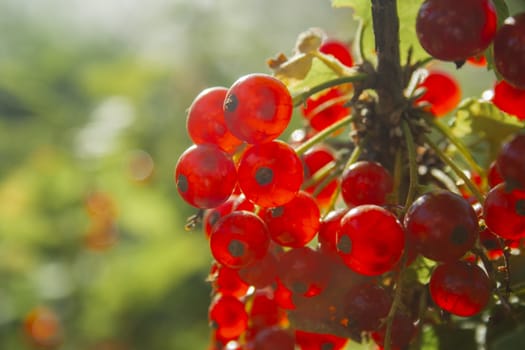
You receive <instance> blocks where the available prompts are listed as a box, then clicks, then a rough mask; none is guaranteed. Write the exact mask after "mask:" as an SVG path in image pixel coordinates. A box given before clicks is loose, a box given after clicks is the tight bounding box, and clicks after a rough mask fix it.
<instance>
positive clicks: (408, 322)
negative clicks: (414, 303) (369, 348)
mask: <svg viewBox="0 0 525 350" xmlns="http://www.w3.org/2000/svg"><path fill="white" fill-rule="evenodd" d="M416 332H417V328H416V325H415V324H414V321H413V320H412V318H411V317H410V315H408V314H407V313H405V312H397V313H396V315H395V316H394V320H393V322H392V336H391V348H392V349H404V348H405V347H406V346H407V345H408V344H410V341H411V340H412V339H413V338H414V336H415V335H416ZM371 335H372V339H374V341H375V342H376V344H377V345H379V346H380V347H384V346H385V344H384V343H385V336H386V326H383V327H381V328H380V329H379V330H378V331H376V332H373V333H372V334H371Z"/></svg>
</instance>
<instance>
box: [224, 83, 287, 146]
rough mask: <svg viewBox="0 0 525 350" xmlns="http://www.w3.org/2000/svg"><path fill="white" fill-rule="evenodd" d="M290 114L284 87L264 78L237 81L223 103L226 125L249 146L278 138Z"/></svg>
mask: <svg viewBox="0 0 525 350" xmlns="http://www.w3.org/2000/svg"><path fill="white" fill-rule="evenodd" d="M292 112H293V103H292V97H291V96H290V93H289V92H288V89H287V88H286V86H285V85H284V84H283V83H282V82H281V81H279V80H277V79H275V78H273V77H272V76H269V75H266V74H249V75H246V76H244V77H241V78H239V79H238V80H237V81H236V82H235V83H234V84H233V85H232V86H231V87H230V89H229V90H228V94H227V95H226V99H225V101H224V117H225V119H226V125H227V126H228V129H229V130H230V131H231V133H232V134H233V135H235V136H236V137H237V138H239V139H241V140H243V141H246V142H248V143H252V144H255V143H262V142H268V141H272V140H273V139H275V138H277V137H279V135H281V133H282V132H283V131H284V129H286V127H287V126H288V123H289V122H290V119H291V117H292Z"/></svg>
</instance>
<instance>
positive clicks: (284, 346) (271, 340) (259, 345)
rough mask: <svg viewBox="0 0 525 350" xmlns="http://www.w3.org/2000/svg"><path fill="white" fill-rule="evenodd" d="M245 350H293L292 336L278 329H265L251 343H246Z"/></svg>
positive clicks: (288, 332) (286, 331)
mask: <svg viewBox="0 0 525 350" xmlns="http://www.w3.org/2000/svg"><path fill="white" fill-rule="evenodd" d="M246 349H247V350H294V349H295V339H294V336H293V334H292V333H291V332H290V331H288V330H286V329H283V328H280V327H270V328H265V329H263V330H261V331H260V332H258V333H257V335H256V336H255V339H253V341H251V342H248V344H247V346H246Z"/></svg>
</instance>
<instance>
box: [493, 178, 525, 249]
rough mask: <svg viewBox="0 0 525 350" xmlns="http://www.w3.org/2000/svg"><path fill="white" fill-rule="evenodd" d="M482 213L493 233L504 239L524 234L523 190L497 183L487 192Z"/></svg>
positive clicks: (524, 200) (524, 204) (524, 193)
mask: <svg viewBox="0 0 525 350" xmlns="http://www.w3.org/2000/svg"><path fill="white" fill-rule="evenodd" d="M483 213H484V217H485V224H486V225H487V227H488V228H489V229H490V230H491V231H492V232H493V233H494V234H495V235H497V236H499V237H502V238H505V239H518V238H521V237H523V236H525V191H522V190H517V189H516V190H510V189H509V188H508V185H506V184H505V183H501V184H499V185H497V186H496V187H494V188H492V189H491V190H490V191H489V193H488V194H487V198H485V203H484V206H483Z"/></svg>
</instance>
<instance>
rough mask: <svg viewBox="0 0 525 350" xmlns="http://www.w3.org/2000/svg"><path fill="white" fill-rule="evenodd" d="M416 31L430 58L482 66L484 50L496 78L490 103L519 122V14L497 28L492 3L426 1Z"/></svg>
mask: <svg viewBox="0 0 525 350" xmlns="http://www.w3.org/2000/svg"><path fill="white" fill-rule="evenodd" d="M416 31H417V35H418V38H419V42H420V43H421V46H423V48H424V49H425V50H426V51H427V52H428V53H429V54H430V55H431V56H432V57H434V58H437V59H439V60H443V61H455V62H456V63H457V64H458V65H461V64H463V62H465V61H466V60H467V61H469V62H473V63H475V64H481V65H484V64H486V62H487V60H486V58H485V56H484V54H485V51H486V50H487V49H489V51H490V52H489V55H493V63H494V67H495V69H496V70H497V72H498V74H499V75H500V77H501V78H502V79H501V80H500V81H499V82H498V83H497V84H496V86H495V87H494V97H493V102H494V104H495V105H496V106H498V107H499V108H500V109H501V110H502V111H505V112H507V113H509V114H512V115H516V116H517V117H518V118H520V119H525V70H523V68H522V67H523V65H524V64H525V49H524V48H525V13H520V14H516V15H515V16H511V17H508V18H506V19H505V20H504V21H503V24H502V25H501V26H500V27H499V28H498V18H497V13H496V8H495V6H494V4H493V1H492V0H464V1H460V2H458V1H454V0H427V1H425V2H424V3H423V4H422V6H421V8H420V10H419V13H418V16H417V19H416ZM491 44H492V48H489V46H490V45H491Z"/></svg>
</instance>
